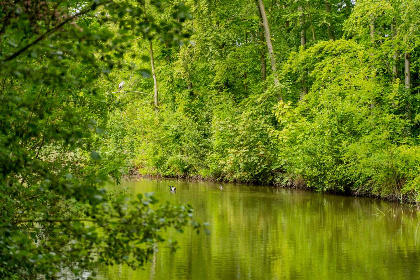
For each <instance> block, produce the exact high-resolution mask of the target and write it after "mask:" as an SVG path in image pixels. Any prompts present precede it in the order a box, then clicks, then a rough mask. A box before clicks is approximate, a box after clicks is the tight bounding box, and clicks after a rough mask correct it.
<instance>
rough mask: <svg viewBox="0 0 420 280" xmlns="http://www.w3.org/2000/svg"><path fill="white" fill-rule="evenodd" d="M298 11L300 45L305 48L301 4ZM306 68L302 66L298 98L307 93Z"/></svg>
mask: <svg viewBox="0 0 420 280" xmlns="http://www.w3.org/2000/svg"><path fill="white" fill-rule="evenodd" d="M298 10H299V12H300V17H299V24H300V45H301V46H302V47H303V48H305V46H306V32H305V21H304V14H303V9H302V7H301V6H299V8H298ZM307 72H308V69H306V68H304V69H303V73H302V93H301V94H300V99H302V98H303V97H304V96H305V95H306V94H308V87H307V86H306V76H307Z"/></svg>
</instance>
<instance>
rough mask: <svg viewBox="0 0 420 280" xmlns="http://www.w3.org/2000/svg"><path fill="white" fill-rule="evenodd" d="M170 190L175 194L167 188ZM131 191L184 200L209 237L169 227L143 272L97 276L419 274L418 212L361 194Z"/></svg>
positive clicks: (160, 187)
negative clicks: (171, 242) (172, 244)
mask: <svg viewBox="0 0 420 280" xmlns="http://www.w3.org/2000/svg"><path fill="white" fill-rule="evenodd" d="M169 185H174V186H176V187H177V193H176V194H173V193H170V192H169V191H168V186H169ZM123 186H128V187H129V188H130V189H131V190H132V192H133V195H134V194H137V193H145V192H154V193H155V194H156V196H157V198H158V199H159V200H160V201H170V202H172V203H188V204H191V205H192V206H193V207H194V216H195V219H196V220H198V221H200V222H209V223H210V224H211V226H210V234H209V235H206V234H204V233H201V234H199V235H197V234H196V233H195V232H193V231H192V230H191V229H189V228H188V229H187V230H186V231H185V232H184V233H183V234H180V233H176V232H174V231H169V232H168V233H167V239H170V240H177V241H178V242H179V248H178V250H177V251H176V252H175V253H174V252H171V250H170V249H169V248H168V247H167V246H166V245H165V244H161V245H159V247H158V249H159V251H158V252H157V253H156V254H155V255H154V257H153V261H152V262H151V263H150V264H148V265H147V266H146V267H145V269H143V270H136V271H133V270H131V269H128V268H127V267H125V266H117V267H111V268H103V269H100V271H99V274H101V275H102V279H122V280H128V279H130V280H131V279H164V280H170V279H171V280H172V279H182V280H186V279H214V280H219V279H420V212H416V211H413V210H411V209H410V208H408V207H405V206H401V205H398V204H394V203H387V202H383V201H377V200H373V199H367V198H353V197H344V196H334V195H326V194H320V193H314V192H307V191H297V190H285V189H277V188H270V187H256V186H244V185H223V186H224V189H223V190H220V189H219V188H218V186H219V184H213V183H208V182H198V183H197V182H181V181H148V180H141V181H136V182H125V183H124V184H123Z"/></svg>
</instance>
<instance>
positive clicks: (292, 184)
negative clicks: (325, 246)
mask: <svg viewBox="0 0 420 280" xmlns="http://www.w3.org/2000/svg"><path fill="white" fill-rule="evenodd" d="M123 178H124V179H126V180H140V179H150V180H168V179H169V180H171V179H172V180H182V181H202V182H218V183H234V184H241V185H260V186H266V187H274V188H285V189H297V190H308V191H313V192H322V193H326V194H334V195H340V196H352V197H369V198H374V199H378V200H383V201H389V202H398V203H401V204H407V205H412V206H414V207H415V208H417V209H419V210H420V203H419V202H418V201H415V199H414V197H415V196H413V195H398V194H396V193H391V194H389V195H378V194H374V193H372V192H368V191H363V190H356V191H352V190H351V189H350V188H347V189H346V190H343V191H337V190H335V191H332V190H326V191H320V190H318V189H315V188H311V187H310V186H308V184H307V183H306V182H305V180H304V179H303V178H302V177H297V178H295V179H294V180H290V179H289V180H284V181H283V183H280V182H271V183H269V184H258V182H251V183H250V182H241V181H234V182H230V181H226V180H219V179H217V178H214V177H203V176H200V175H185V174H184V175H180V176H163V175H161V174H141V173H140V172H139V170H138V168H130V169H129V172H128V173H127V174H125V175H124V176H123Z"/></svg>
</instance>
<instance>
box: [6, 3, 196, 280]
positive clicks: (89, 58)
mask: <svg viewBox="0 0 420 280" xmlns="http://www.w3.org/2000/svg"><path fill="white" fill-rule="evenodd" d="M152 2H153V1H152ZM159 3H160V2H159ZM159 3H158V2H154V4H153V3H148V5H147V7H148V8H150V9H154V11H155V12H156V13H157V12H159V11H161V12H164V11H165V12H167V11H166V10H165V9H164V8H163V7H160V5H158V4H159ZM140 4H141V3H136V2H132V1H117V2H114V1H92V2H86V1H64V2H63V1H61V2H54V1H26V2H13V1H2V5H1V8H0V50H1V51H0V76H1V81H0V84H1V87H0V100H1V104H2V106H1V108H0V170H1V173H0V278H2V279H37V278H40V277H43V278H46V279H56V278H57V277H59V276H60V275H63V273H66V272H70V273H71V274H73V275H75V276H80V275H81V273H83V272H85V271H86V270H92V269H93V268H94V267H96V266H97V265H98V264H99V263H104V264H119V263H126V264H128V265H129V266H131V267H133V268H137V267H139V266H141V265H143V264H144V263H145V262H146V261H147V260H148V259H149V256H150V255H151V254H152V253H153V250H154V249H153V248H154V246H155V243H156V242H162V241H164V240H163V238H162V235H161V231H162V230H163V229H165V228H168V227H174V228H176V229H177V230H180V231H181V230H182V227H184V226H186V225H187V224H188V223H189V222H190V221H191V219H192V210H191V208H190V207H189V206H170V205H167V204H164V205H161V206H156V205H154V204H156V202H157V201H156V200H155V199H154V198H153V196H150V195H148V196H146V197H145V198H143V197H141V196H139V197H138V198H137V199H136V200H129V199H126V198H120V197H112V196H111V195H110V194H109V193H107V192H106V191H104V189H103V185H104V183H105V182H107V181H108V180H110V179H111V178H113V179H115V180H116V181H117V182H118V181H119V180H120V178H121V171H122V168H123V167H125V165H126V156H129V154H128V155H125V154H124V153H121V149H115V147H112V145H107V142H109V141H110V140H109V138H110V135H109V132H108V128H107V126H109V127H111V125H110V123H111V120H113V118H112V117H114V115H116V114H117V113H120V112H121V110H122V108H123V106H124V104H123V103H122V102H121V101H120V100H119V96H118V95H115V94H112V93H110V91H109V89H110V87H108V88H107V87H106V85H110V84H112V80H111V79H110V78H112V75H109V74H110V73H111V71H112V70H113V69H116V68H119V67H122V65H124V63H123V61H121V58H122V57H123V56H124V54H125V53H126V50H127V49H130V48H131V46H132V43H133V40H135V39H136V38H152V37H156V38H161V39H164V40H167V42H169V43H170V44H172V43H179V42H180V40H181V39H183V38H185V37H187V36H186V34H185V33H184V31H183V29H182V22H183V21H184V20H186V19H187V18H189V17H190V15H189V13H188V9H187V7H186V6H185V5H183V4H179V5H178V4H173V5H171V6H170V11H171V13H172V14H171V17H170V18H169V19H167V20H165V21H160V20H158V19H157V18H155V17H153V16H151V15H150V14H148V13H146V12H145V9H146V6H143V5H140ZM105 81H106V82H105ZM117 84H118V83H117ZM115 87H116V86H114V88H115ZM114 120H115V118H114ZM114 138H117V137H114ZM121 138H122V137H120V139H121ZM193 226H194V227H196V228H198V227H199V225H198V224H197V223H196V222H193Z"/></svg>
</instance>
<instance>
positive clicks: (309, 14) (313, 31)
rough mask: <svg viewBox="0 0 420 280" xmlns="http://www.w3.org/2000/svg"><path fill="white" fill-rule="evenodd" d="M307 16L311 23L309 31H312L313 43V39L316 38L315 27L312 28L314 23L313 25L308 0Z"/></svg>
mask: <svg viewBox="0 0 420 280" xmlns="http://www.w3.org/2000/svg"><path fill="white" fill-rule="evenodd" d="M307 8H308V17H309V23H310V24H311V31H312V40H313V41H314V43H315V41H316V38H315V29H314V25H313V22H312V16H311V13H310V6H309V2H308V7H307Z"/></svg>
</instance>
